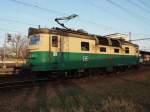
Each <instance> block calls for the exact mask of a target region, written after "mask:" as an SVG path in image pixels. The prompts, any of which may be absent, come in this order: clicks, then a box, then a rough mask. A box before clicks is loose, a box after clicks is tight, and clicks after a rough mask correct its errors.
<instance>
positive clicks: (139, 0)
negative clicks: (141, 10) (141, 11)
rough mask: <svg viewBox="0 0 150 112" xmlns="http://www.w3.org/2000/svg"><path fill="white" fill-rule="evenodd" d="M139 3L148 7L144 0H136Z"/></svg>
mask: <svg viewBox="0 0 150 112" xmlns="http://www.w3.org/2000/svg"><path fill="white" fill-rule="evenodd" d="M137 1H138V2H139V3H141V4H142V5H143V6H144V7H147V9H149V7H150V6H149V5H148V4H146V3H145V2H144V1H142V0H137Z"/></svg>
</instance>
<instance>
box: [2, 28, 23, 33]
mask: <svg viewBox="0 0 150 112" xmlns="http://www.w3.org/2000/svg"><path fill="white" fill-rule="evenodd" d="M0 31H5V32H6V31H9V32H14V33H25V32H21V31H17V30H12V29H7V28H0Z"/></svg>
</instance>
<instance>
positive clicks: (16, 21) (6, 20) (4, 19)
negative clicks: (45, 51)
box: [0, 18, 37, 26]
mask: <svg viewBox="0 0 150 112" xmlns="http://www.w3.org/2000/svg"><path fill="white" fill-rule="evenodd" d="M0 21H5V22H12V23H19V24H24V25H32V26H37V25H35V24H31V23H27V22H22V21H18V20H12V19H6V18H0Z"/></svg>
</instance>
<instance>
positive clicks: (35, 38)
mask: <svg viewBox="0 0 150 112" xmlns="http://www.w3.org/2000/svg"><path fill="white" fill-rule="evenodd" d="M39 42H40V37H39V36H32V37H30V45H38V44H39Z"/></svg>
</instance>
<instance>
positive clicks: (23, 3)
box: [9, 0, 65, 15]
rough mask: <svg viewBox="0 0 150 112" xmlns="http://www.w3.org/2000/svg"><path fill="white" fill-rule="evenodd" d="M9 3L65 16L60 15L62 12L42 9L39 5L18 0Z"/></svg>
mask: <svg viewBox="0 0 150 112" xmlns="http://www.w3.org/2000/svg"><path fill="white" fill-rule="evenodd" d="M9 1H12V2H15V3H17V4H22V5H25V6H28V7H34V8H37V9H40V10H43V11H47V12H51V13H54V14H56V13H57V14H60V15H65V13H62V12H59V11H56V10H52V9H48V8H44V7H40V6H39V5H35V4H30V3H27V2H22V1H19V0H9Z"/></svg>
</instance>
